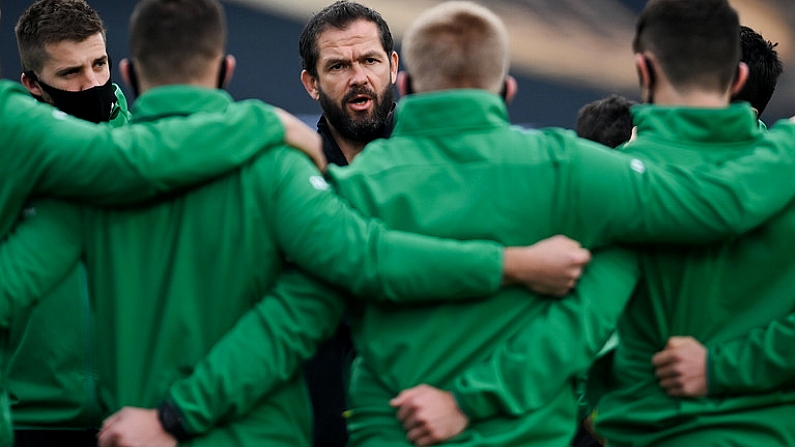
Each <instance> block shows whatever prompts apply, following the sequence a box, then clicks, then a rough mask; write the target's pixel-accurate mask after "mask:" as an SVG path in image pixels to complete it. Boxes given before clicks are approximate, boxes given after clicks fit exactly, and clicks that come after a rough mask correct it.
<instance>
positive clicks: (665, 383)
mask: <svg viewBox="0 0 795 447" xmlns="http://www.w3.org/2000/svg"><path fill="white" fill-rule="evenodd" d="M659 383H660V387H662V388H663V389H665V390H673V389H675V388H680V389H681V388H682V386H684V385H683V383H682V381H681V380H679V378H678V377H674V378H668V379H662V380H660V381H659Z"/></svg>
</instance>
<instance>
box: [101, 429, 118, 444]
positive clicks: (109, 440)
mask: <svg viewBox="0 0 795 447" xmlns="http://www.w3.org/2000/svg"><path fill="white" fill-rule="evenodd" d="M115 442H116V434H115V433H114V432H113V431H105V432H103V433H101V434H100V435H99V437H98V438H97V444H98V445H99V447H113V445H114V444H115Z"/></svg>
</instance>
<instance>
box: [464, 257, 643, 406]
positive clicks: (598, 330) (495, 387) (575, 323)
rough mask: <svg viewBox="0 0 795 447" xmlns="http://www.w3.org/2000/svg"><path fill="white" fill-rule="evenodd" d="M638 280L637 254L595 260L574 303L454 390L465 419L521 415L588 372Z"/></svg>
mask: <svg viewBox="0 0 795 447" xmlns="http://www.w3.org/2000/svg"><path fill="white" fill-rule="evenodd" d="M638 277H639V266H638V262H637V257H636V255H635V253H633V252H630V251H627V250H624V249H618V248H611V249H606V250H601V251H598V252H595V253H594V257H593V260H592V261H591V264H590V265H589V266H588V269H587V270H586V272H585V274H584V275H583V276H582V279H581V280H580V283H579V285H578V286H577V288H576V289H575V290H574V291H573V292H572V293H571V295H570V296H569V297H567V298H565V299H563V300H560V301H553V300H550V301H549V302H548V303H547V305H546V306H547V307H546V309H545V311H544V312H542V313H541V314H539V316H538V318H536V319H535V320H534V321H533V322H532V324H530V325H528V326H527V327H524V328H522V330H521V331H520V332H518V333H517V334H515V335H514V336H513V337H512V338H510V339H508V340H507V341H506V342H505V343H503V344H502V345H501V346H499V347H498V348H497V349H496V350H495V351H494V352H493V353H492V355H491V356H490V357H489V358H488V359H486V360H485V361H483V362H481V363H478V364H475V365H474V366H472V367H470V368H469V369H467V370H466V371H464V372H463V373H462V374H461V375H459V376H458V377H457V378H456V379H455V380H454V381H453V384H452V387H451V390H450V391H452V392H453V395H454V396H455V398H456V401H457V402H458V405H459V407H460V408H461V410H462V411H463V412H464V413H465V414H466V415H467V416H469V417H470V419H473V420H478V419H485V418H489V417H492V416H496V415H519V414H522V413H525V412H528V411H532V410H533V409H536V408H539V407H541V406H543V405H545V404H546V403H547V402H549V401H550V400H551V399H552V398H553V397H554V396H556V395H558V394H559V393H560V392H561V390H562V388H563V387H564V386H571V381H572V380H573V379H574V377H575V376H576V375H577V374H580V373H583V372H585V371H586V370H587V368H588V366H589V365H590V364H591V362H592V361H593V359H594V358H595V356H596V355H597V353H598V352H599V350H600V349H601V348H602V346H603V345H604V344H605V342H606V341H607V340H608V338H609V336H610V333H611V332H612V331H613V329H614V328H615V325H616V322H617V321H618V318H619V316H620V315H621V313H622V311H623V309H624V306H625V305H626V303H627V302H628V300H629V297H630V296H631V295H632V291H633V289H634V287H635V284H636V283H637V280H638Z"/></svg>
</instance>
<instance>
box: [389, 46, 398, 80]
mask: <svg viewBox="0 0 795 447" xmlns="http://www.w3.org/2000/svg"><path fill="white" fill-rule="evenodd" d="M399 63H400V59H399V58H398V54H397V51H393V52H392V55H391V56H389V64H390V65H389V71H390V74H389V80H391V81H392V85H395V82H397V72H398V64H399Z"/></svg>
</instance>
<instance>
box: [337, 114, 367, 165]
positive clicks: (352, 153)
mask: <svg viewBox="0 0 795 447" xmlns="http://www.w3.org/2000/svg"><path fill="white" fill-rule="evenodd" d="M328 127H329V130H331V136H332V137H334V141H335V142H336V143H337V146H339V148H340V151H342V155H344V156H345V160H347V161H348V163H350V162H352V161H353V159H354V158H355V157H356V156H357V155H359V153H360V152H361V151H362V150H363V149H364V147H365V146H366V145H367V143H362V142H360V141H351V140H348V139H346V138H344V137H343V136H342V135H340V133H339V132H337V129H335V128H334V126H332V125H331V124H329V126H328Z"/></svg>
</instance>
